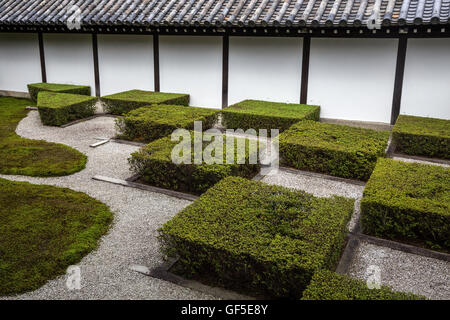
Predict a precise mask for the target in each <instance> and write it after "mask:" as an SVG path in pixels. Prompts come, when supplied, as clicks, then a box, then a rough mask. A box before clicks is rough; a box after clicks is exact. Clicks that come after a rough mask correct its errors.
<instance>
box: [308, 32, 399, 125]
mask: <svg viewBox="0 0 450 320" xmlns="http://www.w3.org/2000/svg"><path fill="white" fill-rule="evenodd" d="M397 48H398V40H396V39H329V38H313V39H312V40H311V53H310V54H311V56H310V69H309V87H308V103H309V104H317V105H320V106H321V117H322V118H336V119H346V120H361V121H373V122H390V118H391V109H392V97H393V91H394V79H395V67H396V60H397Z"/></svg>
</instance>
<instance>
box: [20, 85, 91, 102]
mask: <svg viewBox="0 0 450 320" xmlns="http://www.w3.org/2000/svg"><path fill="white" fill-rule="evenodd" d="M41 91H50V92H58V93H72V94H81V95H86V96H90V95H91V87H90V86H79V85H73V84H59V83H31V84H29V85H28V92H29V94H30V97H31V99H32V100H33V101H34V102H36V101H37V97H38V93H39V92H41Z"/></svg>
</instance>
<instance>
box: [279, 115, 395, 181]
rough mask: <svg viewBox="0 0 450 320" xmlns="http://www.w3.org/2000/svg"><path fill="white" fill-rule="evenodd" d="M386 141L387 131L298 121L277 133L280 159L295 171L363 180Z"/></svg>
mask: <svg viewBox="0 0 450 320" xmlns="http://www.w3.org/2000/svg"><path fill="white" fill-rule="evenodd" d="M388 139H389V132H388V131H375V130H370V129H363V128H355V127H349V126H344V125H337V124H329V123H320V122H316V121H308V120H306V121H300V122H298V123H296V124H294V125H293V126H291V127H290V128H289V129H288V130H286V131H284V132H283V133H282V134H280V140H279V143H280V158H281V163H282V164H284V165H286V166H289V167H294V168H296V169H301V170H308V171H314V172H319V173H325V174H329V175H332V176H338V177H343V178H354V179H359V180H367V179H369V177H370V174H371V173H372V170H373V168H374V167H375V163H376V161H377V158H378V157H382V156H384V155H385V149H386V146H387V142H388Z"/></svg>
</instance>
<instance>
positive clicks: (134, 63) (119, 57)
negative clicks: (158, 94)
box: [98, 35, 154, 95]
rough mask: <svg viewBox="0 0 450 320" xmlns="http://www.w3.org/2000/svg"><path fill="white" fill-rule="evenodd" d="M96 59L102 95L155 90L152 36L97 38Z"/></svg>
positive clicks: (101, 36) (102, 36)
mask: <svg viewBox="0 0 450 320" xmlns="http://www.w3.org/2000/svg"><path fill="white" fill-rule="evenodd" d="M98 55H99V57H98V60H99V72H100V88H101V94H102V95H108V94H112V93H117V92H122V91H126V90H131V89H141V90H150V91H153V90H154V73H153V37H152V36H150V35H136V36H133V35H123V36H122V35H98Z"/></svg>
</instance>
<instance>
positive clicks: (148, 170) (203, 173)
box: [129, 133, 262, 194]
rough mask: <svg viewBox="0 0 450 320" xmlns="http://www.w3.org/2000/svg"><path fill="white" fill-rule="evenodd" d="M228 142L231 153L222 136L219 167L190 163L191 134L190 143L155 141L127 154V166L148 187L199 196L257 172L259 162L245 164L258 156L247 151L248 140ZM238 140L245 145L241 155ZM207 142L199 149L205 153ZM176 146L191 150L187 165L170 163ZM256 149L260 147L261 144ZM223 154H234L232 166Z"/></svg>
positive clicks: (168, 139) (192, 154) (168, 140)
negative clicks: (222, 182) (227, 180)
mask: <svg viewBox="0 0 450 320" xmlns="http://www.w3.org/2000/svg"><path fill="white" fill-rule="evenodd" d="M204 134H205V133H204ZM231 139H235V140H234V150H232V151H229V150H227V148H226V141H227V139H226V137H225V135H223V141H224V145H223V159H224V160H223V164H216V163H213V164H207V163H205V162H204V161H203V162H202V163H201V164H196V163H194V150H193V149H194V148H193V142H194V137H193V133H191V141H184V142H178V141H171V137H170V136H167V137H164V138H161V139H158V140H155V141H153V142H151V143H149V144H148V145H146V146H144V147H142V148H141V149H140V150H139V151H137V152H135V153H133V154H131V158H130V159H129V163H130V165H131V170H132V171H133V172H134V173H136V174H139V175H140V176H141V180H142V181H144V182H146V183H148V184H151V185H154V186H158V187H162V188H166V189H171V190H176V191H183V192H189V193H194V194H201V193H203V192H205V191H206V190H208V189H209V188H210V187H212V186H213V185H214V184H216V183H217V182H219V181H220V180H221V179H223V178H225V177H228V176H241V177H245V178H252V177H254V176H255V175H256V174H257V173H258V172H259V170H260V164H259V161H258V163H256V164H250V163H249V162H250V161H249V159H250V157H251V156H255V157H257V159H259V155H258V154H254V153H258V150H257V151H256V152H253V153H252V152H250V148H249V147H250V144H249V141H250V140H249V139H245V138H235V137H231ZM238 141H240V143H245V152H244V154H239V153H238V152H237V148H238V143H239V142H238ZM210 143H211V142H203V145H202V150H205V148H206V147H207V146H208V145H209V144H210ZM177 145H178V146H180V148H181V146H185V147H186V148H187V149H188V150H190V151H191V155H190V156H191V163H190V164H186V163H179V164H176V163H174V162H173V161H172V158H171V155H172V150H173V149H174V147H175V146H177ZM259 146H260V147H262V143H260V144H259ZM227 152H234V159H235V161H234V163H233V164H227V163H226V161H225V160H226V155H227ZM179 154H182V153H179ZM187 157H188V156H187ZM217 157H219V155H217ZM239 162H243V164H239Z"/></svg>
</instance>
